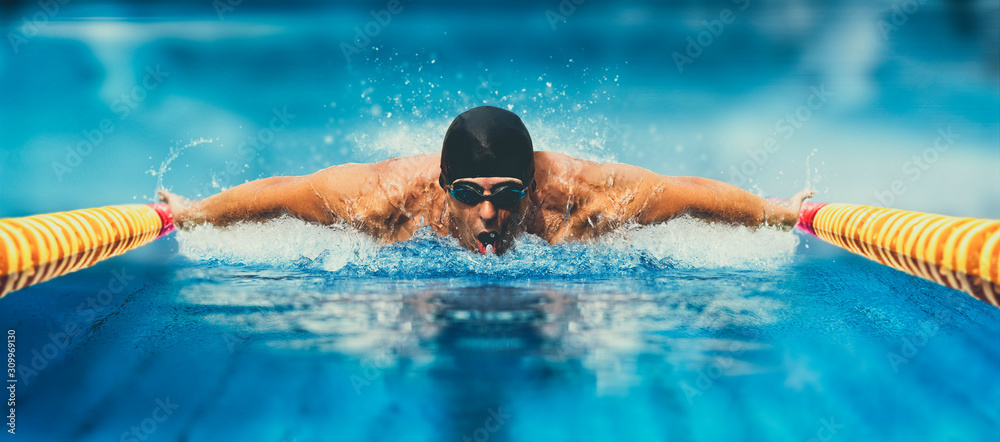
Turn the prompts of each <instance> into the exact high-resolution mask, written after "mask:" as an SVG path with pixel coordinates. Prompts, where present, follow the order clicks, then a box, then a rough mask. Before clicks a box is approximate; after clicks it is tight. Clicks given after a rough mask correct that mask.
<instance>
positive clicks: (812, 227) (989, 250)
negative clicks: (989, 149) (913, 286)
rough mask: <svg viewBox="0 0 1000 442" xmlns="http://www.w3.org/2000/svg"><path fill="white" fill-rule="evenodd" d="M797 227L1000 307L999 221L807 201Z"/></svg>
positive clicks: (879, 261)
mask: <svg viewBox="0 0 1000 442" xmlns="http://www.w3.org/2000/svg"><path fill="white" fill-rule="evenodd" d="M796 227H798V228H799V229H800V230H802V231H804V232H806V233H808V234H810V235H812V236H815V237H817V238H819V239H822V240H823V241H826V242H828V243H830V244H833V245H836V246H838V247H841V248H844V249H847V250H849V251H851V252H854V253H856V254H859V255H861V256H864V257H866V258H868V259H871V260H873V261H876V262H878V263H880V264H883V265H886V266H889V267H892V268H894V269H897V270H900V271H903V272H906V273H909V274H911V275H913V276H917V277H920V278H923V279H926V280H929V281H933V282H935V283H937V284H941V285H943V286H945V287H950V288H953V289H956V290H961V291H963V292H966V293H968V294H970V295H972V296H973V297H975V298H976V299H979V300H981V301H983V302H987V303H989V304H992V305H994V306H997V307H1000V220H990V219H978V218H960V217H952V216H946V215H937V214H932V213H923V212H913V211H908V210H899V209H888V208H884V207H874V206H865V205H860V204H831V203H811V202H805V203H803V207H802V211H801V212H800V216H799V222H798V224H796Z"/></svg>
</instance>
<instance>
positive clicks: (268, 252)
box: [177, 218, 378, 271]
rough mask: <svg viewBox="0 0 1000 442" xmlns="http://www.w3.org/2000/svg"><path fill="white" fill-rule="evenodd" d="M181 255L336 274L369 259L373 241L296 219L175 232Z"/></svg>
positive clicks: (373, 244)
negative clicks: (305, 267)
mask: <svg viewBox="0 0 1000 442" xmlns="http://www.w3.org/2000/svg"><path fill="white" fill-rule="evenodd" d="M177 242H178V243H179V244H180V253H181V255H183V256H185V257H187V258H190V259H194V260H198V261H207V260H219V261H222V262H225V263H231V264H263V265H269V266H274V267H298V266H301V265H302V264H303V261H304V260H305V261H306V262H310V263H317V264H319V267H320V268H321V269H323V270H328V271H336V270H339V269H341V268H343V267H344V266H345V265H347V264H348V263H349V262H359V261H362V260H365V259H370V258H371V257H372V256H374V255H375V253H376V252H377V251H378V246H377V244H376V242H375V240H374V239H372V238H371V237H369V236H367V235H365V234H362V233H360V232H356V231H352V230H350V229H348V228H345V227H341V226H320V225H316V224H309V223H306V222H303V221H300V220H296V219H292V218H279V219H276V220H272V221H269V222H267V223H241V224H236V225H233V226H230V227H214V226H209V225H201V226H196V227H194V228H192V229H190V230H186V231H181V232H178V234H177Z"/></svg>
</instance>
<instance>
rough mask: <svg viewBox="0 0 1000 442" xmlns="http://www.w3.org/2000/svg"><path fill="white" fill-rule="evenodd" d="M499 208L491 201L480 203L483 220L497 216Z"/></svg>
mask: <svg viewBox="0 0 1000 442" xmlns="http://www.w3.org/2000/svg"><path fill="white" fill-rule="evenodd" d="M496 216H497V208H496V206H494V205H493V203H492V202H490V201H483V202H481V203H479V217H480V218H482V219H483V220H487V221H488V220H491V219H493V218H496Z"/></svg>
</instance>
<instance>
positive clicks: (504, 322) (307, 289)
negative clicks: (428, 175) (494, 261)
mask: <svg viewBox="0 0 1000 442" xmlns="http://www.w3.org/2000/svg"><path fill="white" fill-rule="evenodd" d="M182 272H183V273H182V274H180V275H178V281H176V282H175V284H176V285H177V286H180V287H183V288H182V290H181V293H180V295H179V300H180V302H181V303H183V304H186V305H188V306H189V307H191V308H193V309H194V310H195V311H200V312H201V314H202V317H203V320H204V321H206V322H210V323H213V324H216V325H218V326H220V327H221V328H222V331H223V333H237V334H238V335H239V336H240V339H241V340H243V341H245V342H247V343H248V346H247V347H246V348H245V349H246V350H247V351H264V352H293V353H299V354H305V355H313V356H316V357H320V356H322V355H339V356H342V357H345V358H346V362H345V363H346V364H349V365H353V366H354V368H353V369H351V370H350V371H351V372H353V373H354V375H352V376H351V378H350V379H349V380H345V382H351V384H352V386H353V387H354V389H355V391H356V392H357V393H358V394H359V395H361V394H366V392H370V391H375V390H377V389H381V388H386V389H389V390H393V389H396V388H407V387H406V385H415V384H419V385H424V387H422V388H426V390H427V391H428V392H432V393H430V394H427V395H425V399H426V400H433V401H439V402H440V403H438V404H436V408H438V409H440V410H444V411H443V413H444V415H441V416H437V419H440V420H441V421H443V422H446V423H447V424H446V425H450V426H451V431H453V432H454V433H455V435H456V438H460V437H461V436H463V435H468V434H471V433H472V432H473V431H475V430H476V429H477V428H479V427H481V426H482V425H483V421H484V419H486V418H487V417H488V416H490V410H493V412H495V413H498V412H500V411H498V410H499V408H501V407H502V408H503V410H502V411H503V413H507V412H508V411H510V410H513V409H514V407H515V403H517V402H519V401H523V400H524V398H525V392H535V394H537V393H538V392H542V391H549V390H552V391H558V390H560V389H562V390H565V387H566V386H569V385H572V386H573V387H574V388H575V389H580V388H582V389H583V390H585V391H591V392H593V393H594V394H596V395H597V396H598V397H601V396H624V395H626V394H628V393H629V391H630V389H632V388H635V387H637V386H639V385H640V384H642V383H644V382H646V383H648V382H651V381H653V382H661V383H663V384H664V385H663V386H662V388H664V389H666V390H668V391H672V392H673V395H674V399H673V400H674V401H675V402H677V403H680V404H686V403H687V398H689V397H691V396H692V391H693V392H694V393H699V392H700V391H701V390H700V389H702V388H703V387H704V386H699V384H704V380H700V379H699V376H700V375H702V373H705V372H706V369H709V372H710V373H711V375H712V378H711V379H712V381H713V382H716V381H717V379H720V378H722V377H730V376H742V375H754V374H760V373H766V372H772V371H774V370H776V369H778V365H780V363H781V355H776V354H775V351H774V349H773V348H772V347H771V346H770V345H769V344H766V343H764V342H766V340H762V339H761V338H762V336H761V333H766V332H767V330H769V329H770V328H771V327H770V326H772V325H774V324H776V323H779V322H780V321H781V315H782V311H783V309H784V304H783V303H782V302H780V301H777V300H775V299H772V298H771V297H769V296H767V295H766V294H761V291H763V290H766V289H767V287H768V284H769V283H768V282H767V281H766V276H760V275H758V276H756V277H755V278H759V279H760V280H758V281H756V282H755V284H757V288H758V289H761V291H758V293H757V294H747V292H746V290H745V289H744V288H743V287H742V286H741V285H742V284H744V283H745V282H746V276H745V275H743V276H741V278H739V279H735V278H726V277H724V276H720V274H719V272H716V273H715V276H714V277H712V278H706V277H705V275H699V274H697V273H696V272H688V273H686V272H682V271H677V272H673V274H671V275H669V276H667V275H664V276H661V277H660V278H656V279H648V280H624V281H623V280H617V281H614V282H605V283H599V282H598V283H595V282H587V283H575V282H561V281H543V282H537V283H531V282H525V281H520V282H516V283H514V284H512V285H486V286H483V285H477V284H476V283H473V282H469V283H468V284H465V283H463V281H461V280H460V279H449V280H424V281H386V280H375V281H369V282H363V281H358V280H357V279H343V280H336V279H328V278H330V277H329V276H324V275H323V274H319V273H306V272H289V271H279V270H274V269H256V270H251V269H246V268H234V267H205V266H202V267H199V268H188V269H184V270H182ZM730 276H731V275H730ZM480 284H481V283H480ZM376 385H377V386H378V387H377V388H376V387H375V386H376ZM692 389H693V390H692ZM686 390H687V391H686ZM511 428H513V427H511ZM498 431H500V432H507V431H511V430H510V429H509V428H507V427H504V428H502V429H501V430H498Z"/></svg>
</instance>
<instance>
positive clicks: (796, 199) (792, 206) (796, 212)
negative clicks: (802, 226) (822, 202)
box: [782, 190, 816, 230]
mask: <svg viewBox="0 0 1000 442" xmlns="http://www.w3.org/2000/svg"><path fill="white" fill-rule="evenodd" d="M813 195H816V191H815V190H803V191H801V192H799V193H796V194H795V195H792V197H791V198H789V199H788V209H789V210H788V212H789V214H788V216H786V217H785V219H784V220H783V221H784V222H782V227H784V228H785V230H789V229H791V228H793V227H795V224H797V223H798V222H799V217H800V216H801V215H802V202H803V201H805V200H807V199H809V198H812V197H813Z"/></svg>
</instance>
